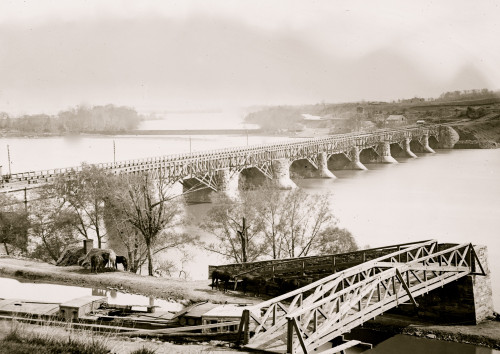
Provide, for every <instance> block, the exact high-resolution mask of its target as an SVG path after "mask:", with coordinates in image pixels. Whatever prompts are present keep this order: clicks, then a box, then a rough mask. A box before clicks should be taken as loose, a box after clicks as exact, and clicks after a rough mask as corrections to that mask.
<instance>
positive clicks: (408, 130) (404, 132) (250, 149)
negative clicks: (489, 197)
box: [2, 126, 437, 182]
mask: <svg viewBox="0 0 500 354" xmlns="http://www.w3.org/2000/svg"><path fill="white" fill-rule="evenodd" d="M433 131H437V128H436V127H433V126H427V127H425V128H424V127H422V126H409V127H402V128H400V129H381V130H377V131H375V132H373V133H349V134H342V135H331V136H327V137H317V138H301V139H290V140H289V141H286V142H278V143H271V144H259V145H251V146H243V147H231V148H224V149H216V150H208V151H199V152H197V151H195V152H190V153H183V154H174V155H164V156H156V157H150V158H144V159H133V160H122V161H117V162H109V163H97V164H94V165H95V166H98V167H99V168H102V169H108V170H116V169H124V168H127V167H131V166H141V165H142V166H146V165H150V164H164V163H168V162H174V163H178V164H182V163H185V162H187V161H189V160H199V159H202V160H203V159H204V160H216V159H219V158H220V157H221V155H228V156H245V155H248V154H250V153H254V152H269V153H270V154H271V156H270V157H271V158H276V157H278V158H279V157H280V156H278V154H277V153H278V152H281V151H284V150H286V149H290V148H295V149H300V148H307V147H311V146H316V145H318V144H342V143H346V142H348V141H352V140H353V139H354V141H355V144H356V145H362V144H363V143H365V142H366V141H369V140H372V141H380V139H385V140H390V139H391V138H394V136H395V135H398V136H400V137H411V136H418V135H421V134H424V133H426V132H433ZM81 169H82V167H81V166H74V167H68V168H57V169H49V170H40V171H31V172H19V173H12V174H9V175H3V176H2V179H3V180H4V181H5V182H9V181H22V180H30V179H43V178H51V177H55V176H56V175H61V174H62V175H66V174H70V173H77V172H79V171H81Z"/></svg>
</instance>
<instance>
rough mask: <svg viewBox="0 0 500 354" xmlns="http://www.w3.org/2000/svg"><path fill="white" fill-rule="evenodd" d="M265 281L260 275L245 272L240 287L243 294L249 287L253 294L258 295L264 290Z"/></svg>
mask: <svg viewBox="0 0 500 354" xmlns="http://www.w3.org/2000/svg"><path fill="white" fill-rule="evenodd" d="M266 286H267V281H266V279H264V278H263V277H261V276H260V275H252V274H245V275H244V276H243V277H242V278H241V289H242V290H243V294H246V293H247V290H248V288H249V287H250V288H251V289H252V290H253V293H254V295H255V296H259V295H260V294H263V293H265V292H266Z"/></svg>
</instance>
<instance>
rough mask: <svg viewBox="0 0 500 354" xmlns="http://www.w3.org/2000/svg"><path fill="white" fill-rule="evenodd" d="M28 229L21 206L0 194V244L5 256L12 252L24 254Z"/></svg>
mask: <svg viewBox="0 0 500 354" xmlns="http://www.w3.org/2000/svg"><path fill="white" fill-rule="evenodd" d="M28 229H29V220H28V214H27V213H26V211H25V210H24V207H23V206H22V204H21V203H19V201H17V200H15V199H14V198H12V197H10V196H7V195H5V194H0V242H1V243H3V246H4V248H5V252H6V253H7V254H10V253H11V251H12V250H18V251H19V250H20V251H22V252H26V248H27V245H28ZM9 247H10V249H9Z"/></svg>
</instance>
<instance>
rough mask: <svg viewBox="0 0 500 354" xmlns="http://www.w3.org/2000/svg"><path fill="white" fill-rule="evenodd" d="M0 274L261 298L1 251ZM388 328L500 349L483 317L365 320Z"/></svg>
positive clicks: (194, 298)
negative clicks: (473, 321) (454, 321)
mask: <svg viewBox="0 0 500 354" xmlns="http://www.w3.org/2000/svg"><path fill="white" fill-rule="evenodd" d="M0 275H1V276H4V277H14V278H17V279H24V280H26V281H29V282H32V283H37V282H39V283H55V284H62V285H73V286H84V287H96V288H108V289H109V288H112V289H119V290H120V291H124V292H130V293H135V294H140V295H145V296H154V297H156V298H161V299H165V300H174V301H178V302H182V303H183V304H186V305H187V304H189V303H192V302H198V301H206V300H208V301H211V302H214V303H224V302H226V301H227V302H228V303H258V302H261V301H263V299H261V298H255V297H250V296H243V295H241V294H240V293H237V292H233V291H229V292H228V293H222V292H220V291H217V290H211V288H210V286H209V284H210V281H209V280H208V279H207V280H201V281H185V280H179V279H170V278H155V277H148V276H141V275H137V274H132V273H128V272H123V271H117V272H106V273H100V274H90V273H89V271H88V270H87V269H83V268H81V267H79V266H69V267H57V266H54V265H51V264H48V263H44V262H38V261H35V260H30V259H21V258H12V257H5V256H4V257H0ZM363 327H364V328H367V329H372V330H375V331H379V332H382V333H384V336H387V334H391V335H395V334H405V335H412V336H417V337H423V338H430V339H436V340H445V341H452V342H457V343H468V344H474V345H480V346H485V347H489V348H494V349H500V322H499V321H493V320H491V321H485V322H483V323H480V324H478V325H476V326H469V325H468V326H464V325H436V324H432V323H428V322H422V321H419V320H418V319H416V318H409V317H404V316H398V315H392V314H386V315H384V316H379V317H377V318H376V319H375V320H372V321H369V322H366V323H365V324H364V326H363Z"/></svg>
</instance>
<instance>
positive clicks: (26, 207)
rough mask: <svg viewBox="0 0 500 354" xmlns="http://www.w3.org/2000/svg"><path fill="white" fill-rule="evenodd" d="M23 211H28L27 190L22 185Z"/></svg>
mask: <svg viewBox="0 0 500 354" xmlns="http://www.w3.org/2000/svg"><path fill="white" fill-rule="evenodd" d="M24 211H25V212H28V191H27V189H26V187H24Z"/></svg>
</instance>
